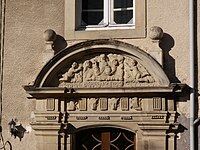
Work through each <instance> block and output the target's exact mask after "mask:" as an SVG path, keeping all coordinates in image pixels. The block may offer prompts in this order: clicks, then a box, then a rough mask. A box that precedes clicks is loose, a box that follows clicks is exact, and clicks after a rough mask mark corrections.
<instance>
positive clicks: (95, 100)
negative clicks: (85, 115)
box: [87, 98, 99, 110]
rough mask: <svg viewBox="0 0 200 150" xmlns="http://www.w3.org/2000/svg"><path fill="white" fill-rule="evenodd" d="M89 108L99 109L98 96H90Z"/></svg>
mask: <svg viewBox="0 0 200 150" xmlns="http://www.w3.org/2000/svg"><path fill="white" fill-rule="evenodd" d="M87 100H88V103H89V108H90V109H92V110H97V107H98V105H99V99H98V98H88V99H87Z"/></svg>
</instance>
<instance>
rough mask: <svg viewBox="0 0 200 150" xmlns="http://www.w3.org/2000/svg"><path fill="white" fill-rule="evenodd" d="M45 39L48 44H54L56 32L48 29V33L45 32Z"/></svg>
mask: <svg viewBox="0 0 200 150" xmlns="http://www.w3.org/2000/svg"><path fill="white" fill-rule="evenodd" d="M43 37H44V40H45V41H46V42H49V41H52V42H53V41H55V40H56V32H55V31H54V30H52V29H47V30H46V31H44V34H43Z"/></svg>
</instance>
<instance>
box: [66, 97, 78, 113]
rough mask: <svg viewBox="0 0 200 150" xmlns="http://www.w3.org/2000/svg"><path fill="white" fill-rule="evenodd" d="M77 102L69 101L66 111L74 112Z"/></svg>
mask: <svg viewBox="0 0 200 150" xmlns="http://www.w3.org/2000/svg"><path fill="white" fill-rule="evenodd" d="M77 104H78V103H77V102H75V101H74V100H71V101H69V102H68V103H67V110H69V111H74V110H76V106H77Z"/></svg>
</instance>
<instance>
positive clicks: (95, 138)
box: [75, 127, 135, 150]
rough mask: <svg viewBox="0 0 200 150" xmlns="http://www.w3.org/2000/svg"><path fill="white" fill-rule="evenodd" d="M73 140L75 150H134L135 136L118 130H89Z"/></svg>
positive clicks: (80, 133) (81, 132)
mask: <svg viewBox="0 0 200 150" xmlns="http://www.w3.org/2000/svg"><path fill="white" fill-rule="evenodd" d="M75 139H76V142H75V145H76V146H75V147H76V150H135V134H134V133H133V132H130V131H127V130H124V129H119V128H110V127H109V128H108V127H100V128H90V129H86V130H82V131H79V132H78V133H76V137H75Z"/></svg>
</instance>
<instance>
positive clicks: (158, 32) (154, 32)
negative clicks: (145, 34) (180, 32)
mask: <svg viewBox="0 0 200 150" xmlns="http://www.w3.org/2000/svg"><path fill="white" fill-rule="evenodd" d="M149 37H150V38H151V39H152V40H161V39H162V37H163V30H162V28H161V27H158V26H153V27H151V28H150V31H149Z"/></svg>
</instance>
